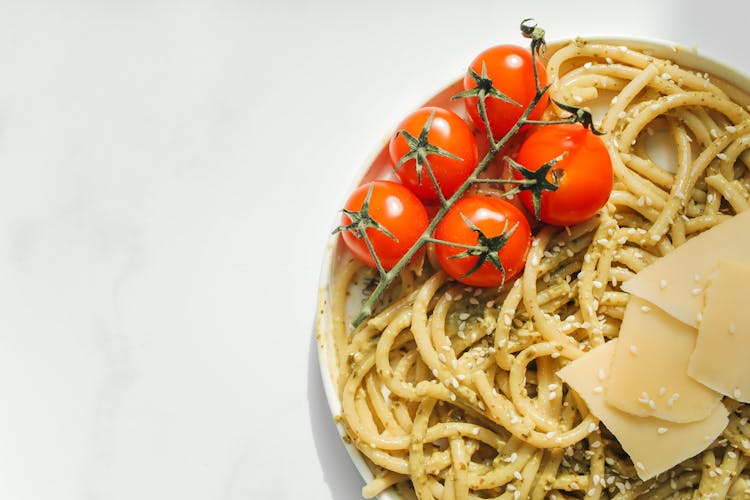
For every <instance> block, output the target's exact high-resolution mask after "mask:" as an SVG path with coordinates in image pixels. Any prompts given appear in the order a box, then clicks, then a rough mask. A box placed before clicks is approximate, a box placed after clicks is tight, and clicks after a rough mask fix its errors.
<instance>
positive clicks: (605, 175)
mask: <svg viewBox="0 0 750 500" xmlns="http://www.w3.org/2000/svg"><path fill="white" fill-rule="evenodd" d="M564 152H567V155H566V156H565V157H564V158H563V159H562V160H560V161H559V162H557V163H556V164H555V165H554V166H553V167H552V169H551V170H550V172H549V173H548V175H547V180H550V181H552V180H553V176H552V172H553V171H555V170H557V174H558V188H557V191H544V192H543V193H542V197H541V210H540V217H539V218H540V219H541V220H542V221H543V222H546V223H548V224H554V225H558V226H569V225H573V224H578V223H579V222H583V221H585V220H586V219H588V218H590V217H592V216H594V215H595V214H596V213H597V212H598V211H599V209H600V208H602V207H603V206H604V204H605V203H607V200H608V199H609V194H610V193H611V192H612V182H613V173H612V162H611V160H610V158H609V152H608V151H607V147H606V146H605V145H604V141H602V140H601V139H600V138H599V137H598V136H597V135H595V134H594V133H593V132H591V131H590V130H589V129H587V128H585V127H582V126H581V125H578V124H570V125H567V124H565V125H546V126H542V127H539V128H537V129H536V130H534V131H533V132H532V133H531V134H529V136H528V137H527V138H526V140H525V141H524V143H523V145H522V146H521V149H520V150H519V152H518V156H517V158H516V161H518V163H520V164H521V165H523V166H524V167H526V168H527V169H529V170H533V171H536V170H538V169H539V167H541V166H542V165H544V164H545V163H547V162H548V161H550V160H552V159H553V158H555V157H557V156H559V155H560V154H562V153H564ZM514 175H515V177H516V178H519V179H520V178H521V177H522V176H521V174H520V173H519V172H515V173H514ZM521 200H523V203H524V205H525V206H526V208H527V209H528V210H529V211H531V212H533V211H534V208H533V207H534V205H533V200H532V195H531V193H530V192H529V191H523V192H521Z"/></svg>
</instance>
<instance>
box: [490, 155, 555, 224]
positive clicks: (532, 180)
mask: <svg viewBox="0 0 750 500" xmlns="http://www.w3.org/2000/svg"><path fill="white" fill-rule="evenodd" d="M567 154H568V153H567V151H566V152H564V153H562V154H560V155H558V156H556V157H555V158H553V159H551V160H550V161H548V162H547V163H545V164H544V165H542V166H541V167H539V168H538V169H537V170H529V169H528V168H526V167H524V166H523V165H521V164H520V163H518V162H517V161H516V160H514V159H513V158H511V157H509V156H506V157H505V160H506V161H507V162H508V163H509V164H510V166H511V167H513V169H514V170H515V171H516V172H518V173H519V174H521V177H523V178H522V179H521V180H519V181H518V184H519V185H518V187H517V188H515V189H514V191H513V194H515V193H518V192H521V191H529V192H530V193H531V199H532V201H533V204H534V217H535V218H536V219H537V220H539V217H540V214H541V210H542V193H543V192H545V191H557V188H558V187H559V186H560V179H561V178H562V175H563V172H562V170H558V169H552V167H554V166H555V164H556V163H557V162H559V161H560V160H562V159H563V158H565V156H566V155H567ZM548 175H550V176H551V177H552V181H551V182H550V181H549V180H548V179H547V176H548Z"/></svg>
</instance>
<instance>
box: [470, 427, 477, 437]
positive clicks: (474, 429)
mask: <svg viewBox="0 0 750 500" xmlns="http://www.w3.org/2000/svg"><path fill="white" fill-rule="evenodd" d="M471 433H472V434H474V435H475V436H477V435H479V427H474V428H473V429H472V430H471Z"/></svg>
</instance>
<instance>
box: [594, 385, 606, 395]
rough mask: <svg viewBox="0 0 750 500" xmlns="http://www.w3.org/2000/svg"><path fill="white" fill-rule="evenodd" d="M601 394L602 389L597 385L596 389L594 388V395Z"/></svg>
mask: <svg viewBox="0 0 750 500" xmlns="http://www.w3.org/2000/svg"><path fill="white" fill-rule="evenodd" d="M602 392H604V388H603V387H602V386H600V385H597V386H596V387H594V394H601V393H602Z"/></svg>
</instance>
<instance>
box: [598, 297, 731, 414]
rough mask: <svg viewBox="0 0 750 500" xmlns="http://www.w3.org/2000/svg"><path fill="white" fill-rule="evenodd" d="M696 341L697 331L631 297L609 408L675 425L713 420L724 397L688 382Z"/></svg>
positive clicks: (609, 385)
mask: <svg viewBox="0 0 750 500" xmlns="http://www.w3.org/2000/svg"><path fill="white" fill-rule="evenodd" d="M696 336H697V332H696V330H695V329H694V328H691V327H689V326H688V325H686V324H685V323H681V322H680V321H677V320H676V319H674V318H673V317H672V316H670V315H669V314H667V313H665V312H664V311H662V310H661V309H659V308H658V307H656V306H654V305H653V304H651V303H649V302H646V301H645V300H643V299H641V298H638V297H630V301H628V305H627V307H626V308H625V316H624V317H623V319H622V325H621V326H620V335H619V337H618V339H619V342H618V344H617V349H616V350H615V354H614V357H613V358H612V367H611V375H610V378H609V380H608V381H607V385H606V387H605V396H604V397H605V400H606V401H607V403H609V404H610V405H612V406H614V407H616V408H618V409H620V410H622V411H624V412H627V413H630V414H632V415H638V416H641V417H645V416H650V417H657V418H660V419H664V420H670V421H672V422H694V421H697V420H703V419H704V418H706V417H708V416H709V415H710V414H711V412H712V411H713V410H714V409H715V408H716V405H718V404H719V401H720V400H721V394H719V393H718V392H716V391H713V390H711V389H709V388H708V387H706V386H705V385H703V384H701V383H698V382H697V381H696V380H695V379H693V378H691V377H690V376H688V362H689V360H690V355H691V354H692V352H693V349H694V348H695V341H696Z"/></svg>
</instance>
